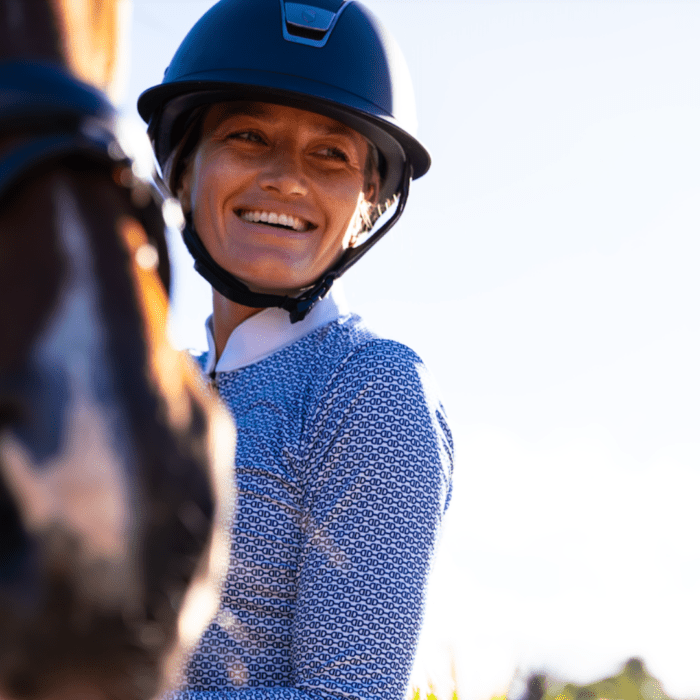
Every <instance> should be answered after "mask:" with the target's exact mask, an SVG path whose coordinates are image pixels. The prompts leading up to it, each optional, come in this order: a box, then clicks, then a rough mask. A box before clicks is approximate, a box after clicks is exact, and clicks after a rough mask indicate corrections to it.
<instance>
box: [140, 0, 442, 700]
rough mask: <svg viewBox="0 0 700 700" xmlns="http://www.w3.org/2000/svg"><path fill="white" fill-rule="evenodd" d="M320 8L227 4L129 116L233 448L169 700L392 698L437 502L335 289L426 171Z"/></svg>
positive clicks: (403, 375)
mask: <svg viewBox="0 0 700 700" xmlns="http://www.w3.org/2000/svg"><path fill="white" fill-rule="evenodd" d="M314 2H315V4H314V6H307V5H300V4H297V3H285V2H280V0H222V2H219V3H218V4H217V5H215V6H214V7H213V8H212V9H211V10H209V12H207V13H206V14H205V15H204V17H203V18H202V19H201V20H200V21H199V22H198V23H197V24H196V25H195V27H194V28H193V29H192V30H191V32H190V33H189V34H188V36H187V37H186V38H185V40H184V41H183V43H182V45H181V46H180V48H179V49H178V51H177V53H176V55H175V57H174V59H173V61H172V63H171V65H170V67H169V68H168V70H167V72H166V75H165V78H164V80H163V83H162V84H161V85H159V86H156V87H154V88H151V89H150V90H147V91H146V92H145V93H144V94H143V95H142V96H141V98H140V100H139V111H140V113H141V115H142V116H143V117H144V119H145V120H146V121H148V122H149V133H150V135H151V138H152V142H153V145H154V149H155V152H156V156H157V158H158V161H159V163H160V164H161V168H162V170H163V175H164V178H165V180H166V182H167V183H168V186H169V187H170V189H171V191H172V192H173V193H175V194H176V196H177V197H178V198H179V200H180V203H181V205H182V208H183V211H184V213H185V218H186V221H187V225H186V227H185V230H184V232H183V235H184V238H185V242H186V243H187V245H188V248H189V249H190V252H191V253H192V254H193V256H194V258H195V266H196V269H197V270H198V271H199V272H200V273H201V274H202V275H203V276H204V277H205V278H206V279H207V280H208V281H209V282H210V284H211V285H212V288H213V300H214V304H213V314H212V316H211V317H210V319H209V320H208V321H207V331H208V337H209V351H208V352H207V353H206V354H204V355H203V356H202V357H201V358H200V361H201V364H202V367H203V370H204V371H205V372H206V373H207V374H208V375H210V376H211V377H212V380H213V381H214V382H215V384H216V386H217V388H218V391H219V393H220V395H221V397H222V398H223V399H224V400H225V401H226V403H227V404H228V405H229V407H230V409H231V411H232V413H233V415H234V417H235V419H236V423H237V426H238V439H239V443H238V448H237V454H236V478H237V483H238V490H239V495H238V503H237V517H236V521H235V523H234V524H233V536H234V537H233V545H232V551H231V557H230V564H229V575H228V578H227V581H226V584H225V590H224V594H223V598H222V602H221V608H220V611H219V614H218V616H217V617H216V618H215V620H214V621H213V623H212V624H211V626H210V627H209V629H208V631H207V632H206V633H205V634H204V636H203V638H202V640H201V642H200V644H199V646H198V648H197V650H196V652H195V654H194V655H193V657H192V659H191V661H190V663H189V664H188V666H187V668H186V669H185V670H184V675H183V679H182V683H183V685H182V688H183V690H182V691H181V695H182V697H183V698H190V697H191V698H195V697H196V698H200V697H202V698H207V697H211V698H214V697H228V696H229V695H231V696H235V697H240V698H245V699H246V700H247V699H250V700H254V699H257V698H260V699H262V698H270V699H273V700H278V699H279V700H281V699H282V698H290V699H291V698H298V699H300V700H301V699H304V698H309V699H310V698H317V699H321V698H323V699H328V700H330V699H331V698H362V699H365V698H386V699H387V700H389V699H391V700H395V699H396V698H401V697H403V695H405V693H406V690H407V686H408V680H409V676H410V671H411V665H412V662H413V656H414V653H415V648H416V644H417V639H418V633H419V630H420V624H421V616H422V608H423V602H424V593H425V587H426V581H427V575H428V571H429V568H430V562H431V558H432V554H433V551H434V547H435V542H436V538H437V534H438V530H439V525H440V522H441V519H442V516H443V514H444V511H445V508H446V505H447V501H448V500H449V493H450V483H451V482H450V480H451V470H452V443H451V437H450V433H449V429H448V428H447V425H446V423H445V419H444V414H443V411H442V407H441V406H440V403H439V401H438V400H437V399H436V398H435V392H434V390H433V388H432V387H431V385H430V381H429V378H428V376H427V374H426V371H425V368H424V367H423V365H422V364H421V362H420V360H419V359H418V358H417V357H416V355H415V354H414V353H413V352H412V351H411V350H409V349H408V348H406V347H405V346H403V345H400V344H398V343H395V342H393V341H387V340H382V339H379V338H377V337H376V336H375V335H373V334H372V333H371V332H370V331H368V330H367V329H366V328H365V326H364V325H363V323H362V321H361V320H360V319H359V318H358V317H357V316H355V315H352V314H350V313H348V312H347V310H346V309H345V306H344V302H343V301H342V299H341V296H340V294H339V293H338V286H337V285H336V286H333V287H332V288H331V286H332V285H333V282H334V280H335V279H337V277H339V276H340V275H341V274H342V273H343V272H344V271H345V270H346V269H347V268H348V267H349V266H350V265H351V264H353V263H354V262H355V261H356V260H357V259H359V257H360V256H361V255H363V254H364V253H365V252H366V251H367V250H368V249H369V248H370V247H371V246H372V245H373V244H374V243H376V241H377V240H378V238H379V237H381V236H382V235H384V233H386V231H388V229H389V228H390V227H391V225H393V223H394V222H395V221H396V220H397V219H398V217H399V216H400V214H401V212H402V210H403V207H404V205H405V201H406V197H407V196H408V186H409V183H410V180H411V178H412V177H420V176H421V175H423V174H424V173H425V172H426V171H427V170H428V168H429V165H430V158H429V156H428V153H427V151H426V150H425V148H424V147H423V146H422V145H421V144H420V143H419V142H418V140H417V139H416V138H415V137H414V136H413V135H412V133H411V132H412V130H413V126H414V125H413V121H414V105H413V97H412V93H411V88H410V80H409V77H408V74H407V72H406V68H405V65H404V64H403V62H402V58H401V55H400V53H399V51H398V49H397V47H396V46H395V44H393V42H392V40H391V38H390V37H389V36H388V35H387V33H386V31H385V30H384V29H383V28H382V27H381V26H380V25H379V23H378V22H377V20H376V19H375V18H374V17H373V16H372V15H371V14H370V13H369V11H368V10H367V9H366V8H364V7H363V6H362V5H360V4H359V3H356V2H341V0H314ZM394 199H398V202H397V205H396V208H395V211H394V213H393V214H392V216H391V217H390V218H389V220H388V221H387V222H385V223H384V224H383V225H382V226H381V227H380V228H379V230H377V231H372V227H373V224H374V223H375V222H376V220H377V219H378V217H379V215H380V213H381V211H383V210H384V209H385V207H386V206H387V204H388V203H390V202H391V201H393V200H394ZM329 290H330V291H329Z"/></svg>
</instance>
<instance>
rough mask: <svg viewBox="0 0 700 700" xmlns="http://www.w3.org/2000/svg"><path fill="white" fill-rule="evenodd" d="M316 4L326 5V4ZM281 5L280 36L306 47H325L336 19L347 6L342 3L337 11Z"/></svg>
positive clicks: (292, 3) (282, 1) (298, 5)
mask: <svg viewBox="0 0 700 700" xmlns="http://www.w3.org/2000/svg"><path fill="white" fill-rule="evenodd" d="M316 2H317V3H318V4H325V5H328V3H327V2H323V3H322V2H319V0H316ZM280 4H281V5H282V34H283V35H284V38H285V39H286V40H287V41H294V42H297V43H299V44H306V45H307V46H318V47H321V46H325V44H326V42H327V41H328V38H329V37H330V34H331V31H332V30H333V27H334V25H335V23H336V22H337V21H338V17H340V14H341V13H342V11H343V10H344V9H345V7H346V6H347V5H348V3H345V2H343V3H342V4H341V5H340V7H339V8H338V10H337V11H335V12H333V11H332V10H330V9H326V8H322V7H317V6H316V5H306V4H301V3H296V2H285V1H284V0H280Z"/></svg>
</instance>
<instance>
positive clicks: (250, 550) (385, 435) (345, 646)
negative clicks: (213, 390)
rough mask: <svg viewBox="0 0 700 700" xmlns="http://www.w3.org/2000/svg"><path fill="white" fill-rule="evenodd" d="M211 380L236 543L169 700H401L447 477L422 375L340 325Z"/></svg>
mask: <svg viewBox="0 0 700 700" xmlns="http://www.w3.org/2000/svg"><path fill="white" fill-rule="evenodd" d="M202 364H203V366H205V367H206V364H207V358H206V357H204V358H203V360H202ZM216 380H217V385H218V389H219V393H220V395H221V397H222V398H223V399H224V401H225V402H226V403H227V404H228V406H229V407H230V409H231V411H232V413H233V415H234V417H235V420H236V424H237V428H238V446H237V453H236V478H237V483H238V503H237V512H236V519H235V523H234V524H233V538H234V539H233V545H232V551H231V559H230V565H229V573H228V577H227V580H226V583H225V586H224V593H223V598H222V602H221V609H220V611H219V614H218V616H217V617H216V619H215V620H214V622H213V623H212V624H211V625H210V627H209V629H208V630H207V631H206V632H205V634H204V636H203V638H202V639H201V641H200V643H199V645H198V647H197V649H196V651H195V653H194V654H193V656H192V657H191V660H190V662H189V664H188V666H187V668H186V670H185V683H184V686H183V690H182V691H180V692H179V693H177V695H176V696H177V697H178V698H179V699H180V700H218V699H219V698H221V699H223V698H235V699H236V700H263V699H265V700H311V699H312V698H313V699H315V700H331V699H333V698H343V699H351V698H352V699H354V700H369V699H370V698H371V699H376V700H380V699H381V700H400V699H401V698H403V697H404V696H405V694H406V691H407V687H408V681H409V676H410V672H411V666H412V663H413V658H414V655H415V651H416V646H417V641H418V634H419V631H420V626H421V621H422V611H423V604H424V594H425V590H426V584H427V577H428V573H429V569H430V565H431V560H432V557H433V552H434V548H435V545H436V539H437V536H438V532H439V527H440V523H441V520H442V517H443V514H444V512H445V509H446V507H447V503H448V501H449V496H450V487H451V474H452V456H453V455H452V440H451V435H450V432H449V429H448V427H447V424H446V422H445V416H444V412H443V409H442V406H441V405H440V403H439V401H438V399H437V398H436V392H435V390H434V388H433V386H432V384H431V380H430V377H429V375H428V374H427V373H426V370H425V368H424V366H423V364H422V363H421V361H420V359H419V358H418V357H417V356H416V355H415V353H414V352H413V351H411V350H410V349H408V348H407V347H405V346H403V345H401V344H399V343H396V342H394V341H389V340H382V339H379V338H377V337H376V336H375V335H373V334H372V333H370V332H369V331H368V330H367V329H366V328H365V326H364V325H363V323H362V322H361V320H360V319H359V318H358V317H357V316H352V315H347V316H342V317H340V318H338V319H335V320H334V321H332V322H330V323H328V324H326V325H323V326H322V327H320V328H316V329H314V330H313V331H312V332H310V333H309V334H307V335H305V336H303V337H301V338H299V339H297V340H295V341H294V342H292V343H291V344H289V345H286V346H285V347H283V348H282V349H279V350H277V351H275V352H273V353H272V354H269V355H268V356H266V357H264V358H263V359H261V360H259V361H256V362H254V363H253V364H250V365H247V366H244V367H241V368H239V369H235V370H232V371H222V372H218V373H217V375H216Z"/></svg>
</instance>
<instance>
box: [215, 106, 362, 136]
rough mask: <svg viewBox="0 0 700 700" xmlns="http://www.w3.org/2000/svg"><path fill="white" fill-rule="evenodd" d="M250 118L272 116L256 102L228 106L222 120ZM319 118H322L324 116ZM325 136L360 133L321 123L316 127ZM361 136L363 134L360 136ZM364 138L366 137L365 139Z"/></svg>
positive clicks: (339, 123)
mask: <svg viewBox="0 0 700 700" xmlns="http://www.w3.org/2000/svg"><path fill="white" fill-rule="evenodd" d="M310 114H317V113H316V112H310ZM241 115H243V116H249V117H258V118H260V119H264V118H265V117H269V116H270V111H269V110H268V109H267V108H266V105H265V103H255V102H234V103H231V104H229V105H227V107H226V109H225V111H224V113H223V114H222V116H221V118H222V119H226V118H227V117H236V116H241ZM317 116H319V117H322V118H323V115H322V114H318V115H317ZM316 126H317V127H318V128H319V129H320V130H321V131H323V133H324V134H326V135H328V136H349V137H351V136H352V135H353V134H355V133H358V132H356V131H355V130H354V129H352V128H350V127H349V126H346V125H345V124H343V123H341V122H338V123H336V124H325V123H319V124H317V125H316ZM360 135H361V134H360ZM363 138H364V137H363Z"/></svg>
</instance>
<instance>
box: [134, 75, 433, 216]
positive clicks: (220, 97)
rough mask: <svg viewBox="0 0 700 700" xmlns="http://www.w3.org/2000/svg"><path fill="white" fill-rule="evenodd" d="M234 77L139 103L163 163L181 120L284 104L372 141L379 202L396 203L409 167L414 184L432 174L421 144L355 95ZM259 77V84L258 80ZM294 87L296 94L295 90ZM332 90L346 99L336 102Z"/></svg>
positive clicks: (151, 95)
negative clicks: (233, 106) (205, 108)
mask: <svg viewBox="0 0 700 700" xmlns="http://www.w3.org/2000/svg"><path fill="white" fill-rule="evenodd" d="M231 72H232V71H230V70H229V71H225V72H223V73H225V74H224V75H222V76H221V79H220V80H211V79H208V80H185V81H183V80H180V81H177V82H175V83H165V84H162V85H157V86H155V87H153V88H151V89H149V90H146V91H145V92H144V93H143V94H142V95H141V97H140V98H139V101H138V110H139V114H140V115H141V117H142V118H143V119H144V120H145V121H147V122H148V123H149V128H148V130H149V133H150V134H151V136H152V138H153V139H154V141H153V145H154V150H155V152H156V157H157V158H158V159H159V161H161V159H162V157H163V156H166V157H167V154H169V153H171V152H172V151H173V149H174V148H175V147H176V146H177V142H178V141H179V140H180V138H182V136H183V134H184V120H183V123H182V125H177V124H176V123H175V122H176V121H177V120H178V119H179V120H182V118H183V115H186V114H189V113H190V112H191V111H192V110H193V109H195V108H197V107H200V106H202V105H206V104H214V103H217V102H227V101H236V100H246V101H255V102H269V103H271V104H280V105H285V106H288V107H295V108H297V109H303V110H306V111H309V112H314V113H317V114H322V115H324V116H326V117H330V118H331V119H335V120H337V121H339V122H341V123H343V124H345V125H346V126H349V127H350V128H352V129H355V131H357V132H358V133H360V134H362V135H363V136H364V137H365V138H367V139H369V140H370V141H371V142H372V143H373V144H374V145H375V146H376V147H377V150H378V151H379V153H380V175H381V177H382V183H381V187H380V191H379V201H380V202H386V201H388V200H390V199H392V198H393V197H394V195H395V194H396V192H397V191H398V189H399V187H400V184H401V174H402V173H403V171H404V164H405V163H406V161H408V162H410V164H411V167H412V170H413V179H417V178H419V177H421V176H422V175H424V174H425V173H426V172H427V171H428V169H429V168H430V163H431V159H430V154H429V153H428V151H427V150H426V149H425V148H424V147H423V145H422V144H421V143H420V142H419V141H418V140H417V139H415V138H414V137H413V136H411V134H409V133H407V132H406V131H404V130H403V129H401V128H400V127H399V126H398V125H397V124H396V123H394V120H393V118H392V117H391V115H388V114H382V113H380V110H379V109H378V108H377V106H376V105H373V104H370V103H367V102H366V101H365V100H362V99H361V98H359V97H357V96H356V95H348V94H347V93H345V92H344V91H341V90H337V89H334V88H332V87H331V86H328V85H318V86H313V85H312V86H310V85H309V83H311V82H312V81H309V80H305V79H301V78H297V77H295V76H288V75H281V76H277V77H278V78H279V82H280V83H281V84H282V85H284V87H278V86H274V85H270V84H269V83H270V82H271V81H270V79H269V78H270V76H269V75H268V76H266V77H267V80H266V82H267V83H268V84H267V85H264V86H262V85H259V84H255V85H251V84H250V83H247V82H232V81H231V78H232V76H231ZM208 77H209V78H211V77H212V76H211V75H209V76H208ZM255 77H256V79H257V80H260V76H255ZM224 78H225V79H224ZM294 83H299V85H298V86H297V85H294ZM294 87H296V88H297V89H296V90H294V89H293V88H294ZM314 87H315V89H314ZM334 90H335V91H336V92H338V93H341V92H342V93H343V94H342V95H340V94H339V95H338V96H336V97H337V99H332V97H333V95H332V93H333V91H334ZM318 93H321V94H318ZM375 113H376V114H375ZM159 134H161V135H163V136H164V137H165V138H167V139H168V141H167V142H165V140H162V139H163V137H161V141H160V142H159V140H158V135H159ZM382 160H383V161H384V162H381V161H382ZM161 162H162V161H161Z"/></svg>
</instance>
